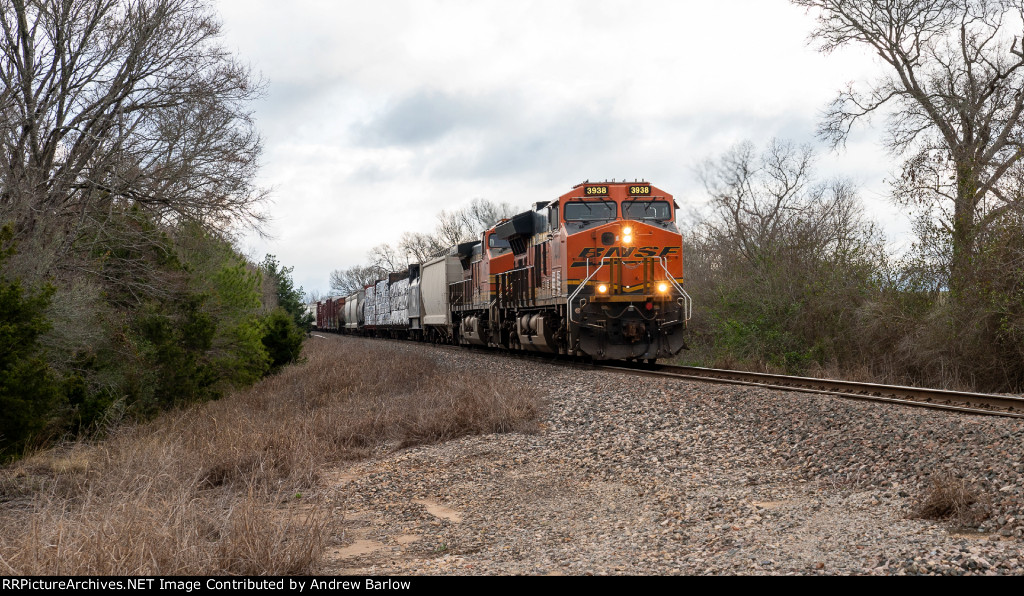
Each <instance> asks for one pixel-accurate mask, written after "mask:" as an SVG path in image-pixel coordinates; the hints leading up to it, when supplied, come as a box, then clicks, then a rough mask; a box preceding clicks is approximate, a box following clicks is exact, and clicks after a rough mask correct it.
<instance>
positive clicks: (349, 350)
mask: <svg viewBox="0 0 1024 596" xmlns="http://www.w3.org/2000/svg"><path fill="white" fill-rule="evenodd" d="M304 356H305V361H304V362H303V363H302V364H300V365H297V366H292V367H289V368H287V369H285V370H283V371H282V372H281V373H280V374H278V375H276V376H274V377H271V378H268V379H265V380H264V381H262V382H261V383H259V384H257V385H256V386H254V387H252V388H251V389H249V390H247V391H244V392H240V393H237V394H235V395H232V396H230V397H228V398H225V399H223V400H221V401H218V402H213V403H209V404H205V405H203V406H199V407H194V408H190V409H187V410H183V411H177V412H172V413H168V414H166V415H164V416H162V417H161V418H160V419H158V420H156V421H154V422H153V423H150V424H146V425H137V426H125V427H122V428H120V429H119V430H117V431H116V432H115V433H114V434H113V435H112V436H111V437H110V438H109V439H108V440H106V441H104V442H102V443H99V444H95V445H89V444H85V443H76V444H71V445H67V446H65V447H62V448H60V449H54V450H50V451H47V452H43V453H39V454H36V455H35V456H33V457H30V458H27V459H25V460H23V461H21V462H19V463H17V464H15V465H12V466H10V467H8V468H6V469H2V470H0V575H8V574H30V575H56V574H61V575H63V574H75V575H105V574H115V575H192V574H194V575H210V574H222V573H227V574H244V575H259V574H270V575H281V574H308V573H313V572H315V571H316V570H317V569H318V565H319V564H320V560H321V555H322V551H323V547H324V545H325V544H326V543H327V541H329V540H330V539H331V536H332V534H333V531H332V524H333V523H334V521H335V520H336V519H337V518H336V516H334V513H335V507H336V505H337V502H336V500H337V499H336V495H334V494H332V492H331V489H330V487H324V486H321V485H320V480H321V473H322V470H323V469H324V467H325V466H329V465H330V464H332V463H336V462H339V461H342V460H346V459H356V458H362V457H365V456H367V455H369V454H371V453H372V452H373V451H374V450H377V449H382V448H400V447H404V446H409V445H415V444H420V443H428V442H434V441H442V440H447V439H451V438H454V437H458V436H461V435H466V434H472V433H486V432H506V431H512V430H522V431H530V430H531V429H532V428H533V425H535V424H536V418H537V415H538V414H539V411H540V408H541V402H540V400H539V398H538V394H537V392H536V391H535V390H533V389H532V388H526V389H524V388H522V387H515V386H514V385H513V383H512V382H510V381H509V380H507V379H502V378H500V377H496V376H495V375H494V374H492V373H490V372H486V371H481V373H480V374H479V375H467V374H466V373H465V372H462V373H456V371H453V370H449V369H447V368H444V367H441V368H439V365H438V362H437V359H436V358H435V357H434V356H431V355H428V354H423V353H417V352H415V351H410V350H408V349H400V348H397V347H396V346H394V345H391V344H384V343H378V342H368V341H358V340H347V339H340V338H329V339H312V340H309V341H308V342H307V347H306V349H305V352H304Z"/></svg>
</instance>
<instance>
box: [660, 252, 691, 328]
mask: <svg viewBox="0 0 1024 596" xmlns="http://www.w3.org/2000/svg"><path fill="white" fill-rule="evenodd" d="M658 263H659V264H660V265H661V268H662V269H664V270H665V277H667V278H668V280H669V281H670V282H672V287H673V288H675V290H676V291H677V292H679V294H680V295H681V297H682V299H683V315H684V318H683V321H689V320H690V317H691V316H692V315H693V300H692V299H691V298H690V295H689V294H687V293H686V290H684V289H683V286H681V285H679V282H677V281H676V278H675V276H674V275H672V273H671V272H670V271H669V270H668V258H667V257H658Z"/></svg>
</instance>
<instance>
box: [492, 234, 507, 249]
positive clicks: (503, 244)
mask: <svg viewBox="0 0 1024 596" xmlns="http://www.w3.org/2000/svg"><path fill="white" fill-rule="evenodd" d="M487 246H489V247H491V248H511V247H512V245H511V244H509V243H508V240H502V239H501V238H498V235H497V234H491V236H490V238H488V239H487Z"/></svg>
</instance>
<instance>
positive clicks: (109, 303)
mask: <svg viewBox="0 0 1024 596" xmlns="http://www.w3.org/2000/svg"><path fill="white" fill-rule="evenodd" d="M0 24H2V26H3V30H4V31H5V32H7V34H6V35H5V40H4V43H3V44H2V45H0V83H2V90H0V144H2V145H0V413H2V414H0V460H3V459H9V458H11V457H16V456H18V455H19V454H20V453H22V452H23V451H24V450H25V449H27V448H29V447H31V446H32V445H34V444H37V443H40V442H42V441H45V440H46V439H48V438H53V437H58V436H61V435H63V434H66V433H90V432H102V431H103V430H104V429H106V428H108V427H109V425H111V424H115V423H117V422H118V421H119V420H121V419H123V418H126V417H129V418H146V417H149V416H152V415H153V414H155V413H156V412H158V411H160V410H163V409H166V408H170V407H175V406H180V405H184V404H189V403H194V402H200V401H205V400H209V399H216V398H217V397H219V396H221V395H223V394H224V392H225V391H227V390H228V389H229V388H231V387H237V386H242V385H247V384H249V383H252V382H254V381H255V380H257V379H259V378H260V377H262V376H264V375H266V374H267V373H268V372H272V371H274V370H276V369H277V368H279V367H280V366H282V365H283V364H285V363H286V362H289V361H291V360H294V359H295V358H296V357H297V355H298V352H299V349H300V346H301V343H302V339H303V337H304V333H303V332H302V331H301V326H302V325H303V324H305V323H306V321H305V320H304V317H305V314H304V312H303V307H302V291H301V289H296V288H294V287H293V286H292V281H291V275H290V274H291V269H289V268H286V267H283V266H281V265H280V264H278V263H277V261H276V259H274V257H273V256H269V255H268V256H267V257H266V259H265V260H264V261H263V262H262V263H252V262H250V261H249V260H247V259H246V258H245V257H244V256H243V255H242V254H240V252H239V251H238V249H237V248H235V246H234V245H233V243H232V238H233V233H234V232H235V230H238V229H241V228H242V227H256V228H257V229H258V228H259V226H260V224H261V222H262V221H263V215H262V213H261V212H260V211H259V206H260V204H261V202H262V200H263V199H264V198H265V196H266V191H265V190H264V189H261V188H258V187H256V186H254V184H253V180H254V177H255V174H256V170H257V165H258V164H257V160H258V157H259V154H260V150H261V146H260V139H259V135H258V134H257V133H256V131H255V127H254V123H253V121H252V119H251V117H250V113H249V111H248V108H247V107H246V106H247V104H248V102H249V100H250V99H252V98H253V97H255V96H256V95H257V94H258V93H259V92H260V85H259V81H257V80H255V79H254V78H253V77H252V76H251V75H250V73H249V71H248V69H247V68H246V67H244V66H242V65H241V64H240V63H239V62H237V60H236V59H235V58H234V57H233V56H231V54H230V53H228V52H227V51H225V50H224V49H223V48H222V47H221V46H220V45H219V41H218V36H219V28H220V24H219V23H218V22H217V21H216V19H215V18H214V16H213V14H212V11H211V9H210V8H209V7H208V6H206V3H205V2H204V1H203V0H141V1H131V2H129V1H127V0H83V1H82V2H63V1H60V0H40V1H38V2H28V3H21V2H15V3H6V4H5V7H4V10H3V12H2V14H0Z"/></svg>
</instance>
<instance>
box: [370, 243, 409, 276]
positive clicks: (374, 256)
mask: <svg viewBox="0 0 1024 596" xmlns="http://www.w3.org/2000/svg"><path fill="white" fill-rule="evenodd" d="M367 256H368V257H369V258H370V266H372V267H375V268H377V269H378V270H380V271H384V272H385V273H390V272H394V271H401V270H402V269H405V268H407V267H408V266H409V262H408V259H407V258H406V255H404V254H400V253H399V251H398V250H397V249H395V247H393V246H391V245H390V244H378V245H377V246H374V247H373V248H371V249H370V252H369V253H368V255H367Z"/></svg>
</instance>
